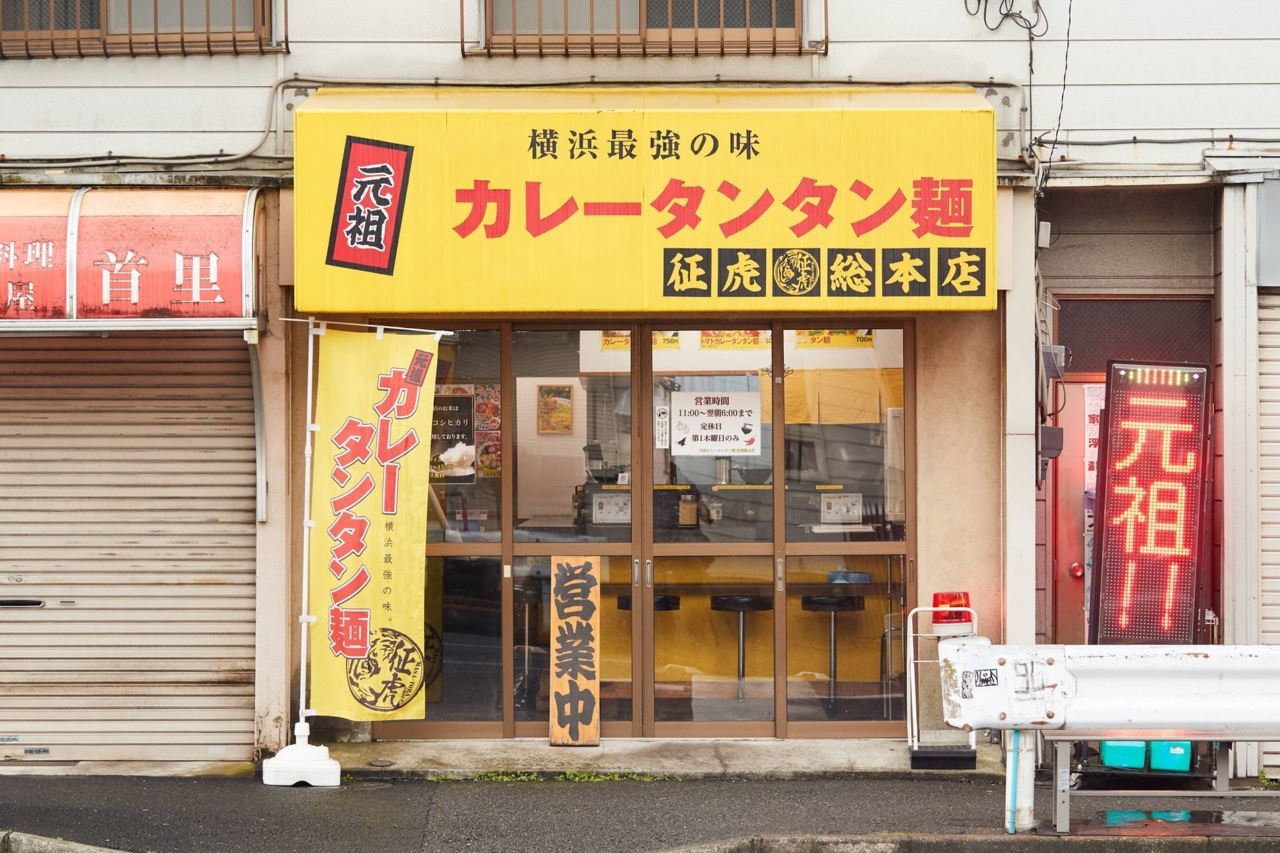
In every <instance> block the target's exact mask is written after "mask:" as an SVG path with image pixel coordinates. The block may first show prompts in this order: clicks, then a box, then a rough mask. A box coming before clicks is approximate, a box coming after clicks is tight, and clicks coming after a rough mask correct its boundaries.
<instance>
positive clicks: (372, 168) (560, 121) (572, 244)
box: [295, 88, 996, 315]
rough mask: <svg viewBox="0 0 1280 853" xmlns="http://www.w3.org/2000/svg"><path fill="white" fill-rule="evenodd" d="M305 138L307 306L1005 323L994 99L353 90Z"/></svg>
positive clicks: (938, 94) (310, 108)
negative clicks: (998, 293) (887, 314)
mask: <svg viewBox="0 0 1280 853" xmlns="http://www.w3.org/2000/svg"><path fill="white" fill-rule="evenodd" d="M296 132H297V143H296V149H297V150H296V154H297V162H296V165H297V171H296V193H297V198H296V211H297V213H296V228H297V234H296V258H297V261H296V262H297V270H296V273H297V275H296V284H295V299H296V300H297V307H298V309H299V310H301V311H316V312H357V313H375V314H397V313H406V314H407V313H432V314H467V315H490V314H498V315H507V314H512V313H549V312H556V313H580V312H615V313H616V312H622V313H676V312H680V313H687V312H699V313H702V312H726V313H733V314H742V313H747V312H780V311H894V312H903V311H923V310H979V309H992V308H994V307H995V300H996V297H995V289H996V288H995V228H996V226H995V222H996V209H995V199H996V172H995V168H996V158H995V118H994V112H993V110H992V109H991V107H990V106H989V105H988V104H987V102H986V101H985V100H984V99H983V98H982V97H980V96H979V95H978V94H977V93H976V92H975V91H974V90H972V89H968V88H946V89H938V88H929V89H910V88H906V89H903V88H899V89H892V90H882V89H857V88H805V89H796V88H791V89H772V88H771V89H764V88H754V89H747V88H732V89H720V88H715V89H709V88H703V89H693V88H689V89H675V88H671V89H640V88H611V89H610V88H590V89H587V88H582V89H577V88H570V89H545V90H537V89H522V90H510V89H448V88H441V89H431V90H394V91H392V90H360V91H355V90H342V89H335V90H322V91H321V92H319V93H318V94H317V95H315V96H313V97H312V98H310V99H309V100H308V101H307V102H306V103H305V104H304V105H303V106H302V107H301V108H300V109H299V110H298V115H297V125H296Z"/></svg>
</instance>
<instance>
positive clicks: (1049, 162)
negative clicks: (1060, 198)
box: [1032, 0, 1075, 197]
mask: <svg viewBox="0 0 1280 853" xmlns="http://www.w3.org/2000/svg"><path fill="white" fill-rule="evenodd" d="M1074 5H1075V0H1067V36H1066V44H1065V45H1064V46H1063V49H1062V92H1061V93H1060V94H1059V95H1058V121H1057V123H1056V124H1055V125H1054V128H1053V142H1052V143H1051V144H1050V146H1049V156H1048V158H1046V162H1045V168H1044V171H1043V172H1042V173H1041V175H1040V180H1039V181H1038V182H1037V183H1036V196H1037V197H1040V196H1043V195H1044V188H1045V185H1047V184H1048V183H1049V173H1050V172H1051V171H1052V170H1053V155H1054V153H1055V152H1056V151H1057V150H1058V136H1059V135H1060V134H1061V133H1062V108H1063V107H1064V106H1065V105H1066V103H1067V68H1068V67H1069V65H1070V62H1071V8H1072V7H1073V6H1074ZM1034 126H1035V125H1032V127H1034ZM1042 144H1043V143H1042Z"/></svg>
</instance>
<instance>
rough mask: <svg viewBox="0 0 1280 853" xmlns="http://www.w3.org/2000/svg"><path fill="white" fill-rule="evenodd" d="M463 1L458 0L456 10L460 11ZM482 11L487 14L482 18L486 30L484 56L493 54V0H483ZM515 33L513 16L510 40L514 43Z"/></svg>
mask: <svg viewBox="0 0 1280 853" xmlns="http://www.w3.org/2000/svg"><path fill="white" fill-rule="evenodd" d="M464 2H465V0H458V10H459V11H461V10H462V4H463V3H464ZM484 11H485V14H486V15H487V16H488V17H486V18H485V19H484V20H485V25H484V26H485V30H486V31H487V32H486V35H487V37H486V39H485V45H484V53H485V56H493V35H494V33H493V20H494V14H495V12H494V0H484ZM515 35H516V20H515V18H514V17H513V18H512V19H511V38H512V42H513V43H514V41H515ZM464 53H465V51H464Z"/></svg>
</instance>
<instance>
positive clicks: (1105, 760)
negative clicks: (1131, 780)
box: [1101, 740, 1147, 770]
mask: <svg viewBox="0 0 1280 853" xmlns="http://www.w3.org/2000/svg"><path fill="white" fill-rule="evenodd" d="M1101 752H1102V766H1103V767H1116V768H1122V769H1124V770H1142V769H1144V768H1145V767H1146V766H1147V742H1146V741H1145V740H1104V741H1103V742H1102V749H1101Z"/></svg>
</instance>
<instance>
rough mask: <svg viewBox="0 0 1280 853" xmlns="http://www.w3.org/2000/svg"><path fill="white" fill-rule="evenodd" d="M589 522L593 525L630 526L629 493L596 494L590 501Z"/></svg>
mask: <svg viewBox="0 0 1280 853" xmlns="http://www.w3.org/2000/svg"><path fill="white" fill-rule="evenodd" d="M591 521H592V522H593V523H595V524H630V523H631V493H630V492H599V493H597V494H596V495H595V496H594V497H593V498H592V501H591Z"/></svg>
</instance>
